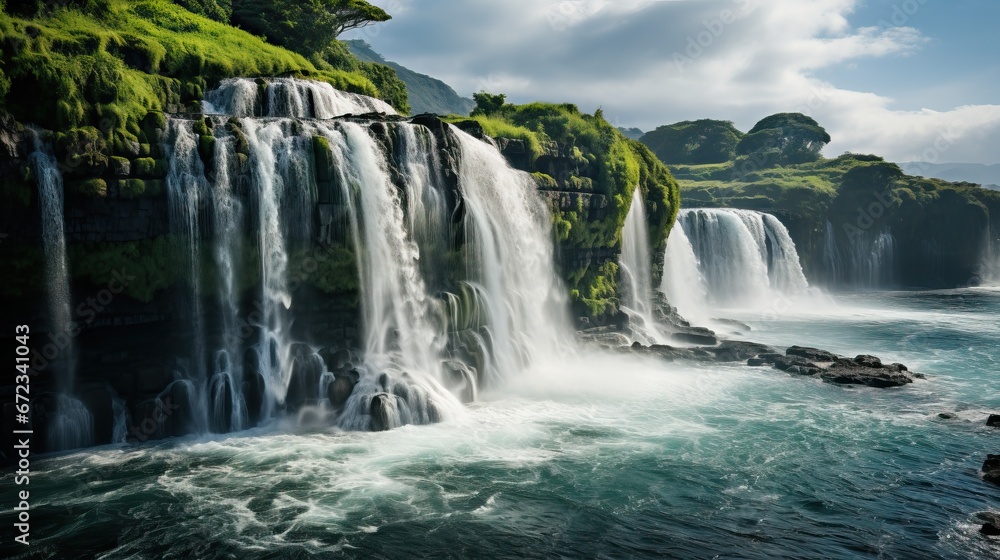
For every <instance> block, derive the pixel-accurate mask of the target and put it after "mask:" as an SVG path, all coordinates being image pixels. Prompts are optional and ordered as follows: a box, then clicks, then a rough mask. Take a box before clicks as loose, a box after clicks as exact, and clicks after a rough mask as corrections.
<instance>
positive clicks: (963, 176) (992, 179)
mask: <svg viewBox="0 0 1000 560" xmlns="http://www.w3.org/2000/svg"><path fill="white" fill-rule="evenodd" d="M899 167H901V168H902V169H903V172H905V173H906V174H907V175H918V176H922V177H931V178H934V179H943V180H945V181H953V182H954V181H964V182H967V183H977V184H980V185H982V186H984V187H986V188H988V189H994V190H1000V164H996V165H984V164H981V163H923V162H919V161H911V162H908V163H900V164H899Z"/></svg>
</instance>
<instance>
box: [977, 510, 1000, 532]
mask: <svg viewBox="0 0 1000 560" xmlns="http://www.w3.org/2000/svg"><path fill="white" fill-rule="evenodd" d="M976 517H978V518H979V520H980V521H982V522H983V526H982V527H981V528H980V529H979V532H980V533H981V534H983V535H984V536H987V537H1000V513H998V512H995V511H984V512H982V513H979V514H977V515H976Z"/></svg>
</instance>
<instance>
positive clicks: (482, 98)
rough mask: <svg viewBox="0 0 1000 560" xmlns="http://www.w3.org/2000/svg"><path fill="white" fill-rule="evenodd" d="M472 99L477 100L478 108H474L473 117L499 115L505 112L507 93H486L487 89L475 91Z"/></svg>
mask: <svg viewBox="0 0 1000 560" xmlns="http://www.w3.org/2000/svg"><path fill="white" fill-rule="evenodd" d="M472 99H473V101H475V102H476V108H475V109H473V110H472V116H473V117H479V116H483V117H491V116H496V115H499V114H501V113H502V112H503V108H504V104H505V103H506V102H507V96H506V95H504V94H502V93H486V92H485V91H481V92H479V93H473V94H472Z"/></svg>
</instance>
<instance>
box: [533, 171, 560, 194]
mask: <svg viewBox="0 0 1000 560" xmlns="http://www.w3.org/2000/svg"><path fill="white" fill-rule="evenodd" d="M531 175H532V176H533V177H534V178H535V184H537V185H538V188H540V189H548V190H555V189H557V188H559V183H557V182H556V180H555V179H553V178H552V176H551V175H546V174H545V173H539V172H535V173H532V174H531Z"/></svg>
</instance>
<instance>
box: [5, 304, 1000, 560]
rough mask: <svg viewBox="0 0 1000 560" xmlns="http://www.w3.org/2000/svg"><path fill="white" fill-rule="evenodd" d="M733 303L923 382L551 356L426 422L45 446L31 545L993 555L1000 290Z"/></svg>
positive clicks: (106, 551) (997, 548) (219, 551)
mask: <svg viewBox="0 0 1000 560" xmlns="http://www.w3.org/2000/svg"><path fill="white" fill-rule="evenodd" d="M733 315H734V316H735V317H736V318H739V319H741V320H744V321H745V322H748V323H750V324H751V325H752V326H753V327H754V332H753V333H751V334H748V335H746V337H745V338H749V339H752V340H756V341H761V342H767V343H771V344H775V345H778V346H788V345H792V344H801V345H813V346H819V347H822V348H826V349H829V350H833V351H836V352H841V353H844V354H850V355H854V354H858V353H862V352H864V353H873V354H876V355H880V356H882V357H883V358H887V359H891V360H898V361H901V362H903V363H906V364H908V365H909V366H910V367H911V369H913V370H916V371H921V372H924V373H926V374H928V379H927V380H925V381H918V382H917V383H915V384H914V385H912V386H909V387H905V388H901V389H889V390H876V389H868V388H844V387H839V386H833V385H829V384H824V383H822V382H820V381H818V380H815V379H802V378H792V377H790V376H787V375H786V374H783V373H780V372H777V371H774V370H770V369H756V368H749V367H746V366H738V365H733V366H718V365H679V364H661V363H655V362H644V361H639V360H635V359H630V358H629V359H627V358H622V357H617V356H598V355H586V356H580V357H578V358H574V359H568V360H567V359H560V360H553V363H550V364H544V365H539V366H538V367H537V368H536V369H535V370H533V371H530V372H527V373H525V374H524V375H522V376H520V377H519V378H517V379H514V380H511V383H510V386H509V387H508V388H507V389H505V390H504V391H501V392H497V393H494V394H488V395H485V396H484V400H483V402H481V403H478V404H476V405H474V406H472V407H469V408H468V409H467V410H466V411H465V413H464V414H463V415H462V416H461V417H460V418H458V419H456V420H454V421H450V422H447V423H444V424H439V425H434V426H429V427H405V428H402V429H398V430H394V431H392V432H386V433H376V434H371V433H341V432H334V431H330V430H329V429H328V428H320V427H317V428H314V429H308V428H302V427H293V426H291V425H288V426H277V427H273V428H272V429H270V430H258V431H252V432H245V433H243V434H238V435H236V436H231V437H225V438H222V437H220V438H218V439H207V440H206V439H187V440H174V441H170V442H160V443H155V444H146V445H142V446H135V447H127V448H121V447H109V448H100V449H96V450H89V451H86V452H81V453H76V454H71V455H64V456H59V457H51V458H47V459H44V460H38V461H36V462H35V463H34V464H33V468H34V469H37V475H36V476H34V477H33V478H32V486H31V492H32V497H33V510H32V531H31V533H32V537H33V540H34V543H33V544H32V546H31V548H30V551H31V552H32V553H33V555H35V556H37V557H49V556H52V557H75V556H78V555H83V556H91V555H101V557H103V558H145V557H167V558H171V557H174V558H189V557H198V558H201V557H229V558H295V557H310V558H313V557H320V558H322V557H327V556H340V555H344V556H350V557H386V558H414V557H435V558H444V557H500V558H525V557H527V558H533V557H551V556H553V555H562V556H566V557H577V556H584V557H608V558H612V557H614V558H619V557H662V556H674V557H722V558H736V557H739V558H771V557H782V556H783V557H796V558H802V557H809V558H856V557H886V558H924V557H946V558H989V557H995V556H997V555H1000V543H998V542H997V541H993V542H991V541H989V540H986V539H984V538H983V537H980V536H979V535H978V528H979V525H978V524H976V519H975V515H974V514H975V513H976V512H979V511H984V510H989V509H1000V489H998V488H996V487H991V486H989V485H988V484H986V483H984V482H983V481H982V480H981V479H980V476H979V467H980V465H981V464H982V461H983V460H984V459H985V455H986V454H987V453H989V452H994V453H997V452H1000V431H996V430H992V429H988V428H986V427H985V421H986V417H987V415H988V414H989V413H990V412H1000V382H998V381H997V378H996V376H997V374H998V369H1000V346H998V341H1000V325H998V322H1000V321H998V319H1000V291H996V290H993V291H991V290H961V291H948V292H924V293H917V292H911V293H889V294H868V295H853V296H842V297H838V298H837V299H836V300H835V302H834V303H827V304H824V305H818V306H816V307H813V308H810V307H808V306H806V307H801V308H799V309H796V310H795V311H794V312H782V313H778V314H759V313H744V314H739V313H735V314H733ZM775 315H777V317H775ZM940 413H951V414H954V415H956V417H955V418H954V419H942V418H940V417H939V416H938V415H939V414H940ZM0 484H2V485H3V487H5V488H10V487H12V481H11V477H10V476H5V477H4V478H2V479H0ZM8 504H9V502H6V501H5V503H4V504H3V505H2V506H3V507H4V508H5V509H4V510H3V512H2V516H3V518H4V519H9V518H10V516H11V515H12V512H11V510H10V509H9V506H8ZM5 531H9V529H5ZM4 537H5V538H4V541H5V543H6V542H10V539H9V538H8V535H7V533H5V535H4ZM14 550H15V551H17V550H18V549H14ZM22 557H27V556H25V555H23V554H22Z"/></svg>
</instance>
